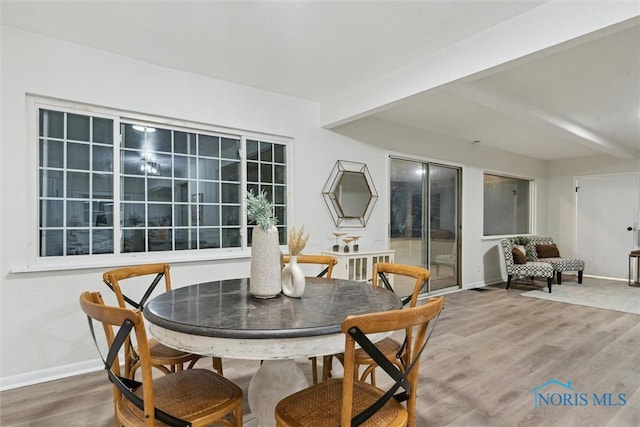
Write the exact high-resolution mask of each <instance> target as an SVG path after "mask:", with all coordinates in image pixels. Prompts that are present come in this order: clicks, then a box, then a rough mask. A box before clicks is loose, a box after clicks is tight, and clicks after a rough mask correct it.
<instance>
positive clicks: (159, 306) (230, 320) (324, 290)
mask: <svg viewBox="0 0 640 427" xmlns="http://www.w3.org/2000/svg"><path fill="white" fill-rule="evenodd" d="M401 307H402V303H401V301H400V298H398V296H396V294H394V293H393V292H391V291H388V290H386V289H384V288H380V287H376V288H374V287H373V286H371V285H370V284H368V283H365V282H354V281H348V280H340V279H324V278H316V277H307V278H306V287H305V291H304V294H303V295H302V297H301V298H289V297H287V296H284V295H279V296H278V297H276V298H272V299H258V298H254V297H253V296H252V295H251V294H250V293H249V279H232V280H223V281H215V282H207V283H201V284H197V285H191V286H186V287H183V288H177V289H174V290H172V291H170V292H167V293H164V294H161V295H159V296H157V297H155V298H153V299H152V300H151V301H149V303H148V304H147V305H146V307H145V309H144V317H145V318H146V319H147V320H148V321H149V322H151V323H152V324H155V325H157V326H159V327H162V328H165V329H169V330H172V331H177V332H183V333H186V334H191V335H203V336H210V337H219V338H295V337H310V336H318V335H327V334H335V333H340V324H341V323H342V321H343V320H344V319H345V318H346V317H347V316H348V315H356V314H364V313H371V312H376V311H387V310H393V309H399V308H401Z"/></svg>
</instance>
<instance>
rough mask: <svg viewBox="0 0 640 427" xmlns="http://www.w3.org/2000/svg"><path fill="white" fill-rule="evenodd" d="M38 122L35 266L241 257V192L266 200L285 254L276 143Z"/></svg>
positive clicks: (61, 116) (283, 189)
mask: <svg viewBox="0 0 640 427" xmlns="http://www.w3.org/2000/svg"><path fill="white" fill-rule="evenodd" d="M37 114H38V119H39V120H38V147H39V150H38V151H39V162H38V172H39V192H38V195H39V197H38V198H39V204H38V206H39V210H38V217H39V228H38V241H39V243H38V256H39V257H67V256H81V255H85V256H91V255H98V254H115V255H118V254H127V253H140V252H142V253H145V252H167V251H197V250H205V249H206V250H226V251H228V250H233V249H237V250H241V249H245V248H246V247H247V246H250V243H251V242H250V241H247V238H246V237H245V236H250V233H248V232H247V231H248V229H250V228H251V227H252V224H248V223H247V219H246V218H245V217H243V214H242V212H243V207H244V203H245V202H244V195H245V190H254V192H258V191H266V193H267V195H268V197H269V199H270V200H271V201H272V202H273V203H274V207H275V214H276V215H277V217H278V229H279V231H280V243H281V244H286V229H287V207H286V194H287V144H286V143H285V142H279V141H266V140H259V139H255V138H250V137H246V136H244V135H243V134H242V132H238V133H237V134H234V133H233V132H231V133H217V132H215V131H214V130H210V129H207V128H206V127H203V128H195V127H194V128H190V127H188V126H173V125H166V124H161V123H153V122H151V121H147V120H133V119H129V118H125V117H119V116H118V115H117V114H116V115H113V116H109V115H99V114H97V113H96V114H90V113H87V112H86V111H82V112H81V111H74V110H69V109H63V108H60V109H55V108H50V107H49V106H47V108H40V107H39V108H37ZM244 153H246V155H244Z"/></svg>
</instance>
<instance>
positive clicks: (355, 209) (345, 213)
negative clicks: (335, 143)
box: [322, 160, 378, 227]
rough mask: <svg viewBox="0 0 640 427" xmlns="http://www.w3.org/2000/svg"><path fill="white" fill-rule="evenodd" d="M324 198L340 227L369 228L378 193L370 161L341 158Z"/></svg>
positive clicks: (330, 178) (326, 186)
mask: <svg viewBox="0 0 640 427" xmlns="http://www.w3.org/2000/svg"><path fill="white" fill-rule="evenodd" d="M322 197H323V198H324V201H325V203H326V204H327V207H328V208H329V212H330V213H331V217H332V218H333V222H334V223H335V224H336V226H337V227H365V226H366V225H367V221H368V220H369V217H370V216H371V212H372V211H373V207H374V205H375V204H376V201H377V200H378V193H377V192H376V188H375V186H374V185H373V180H372V179H371V175H370V174H369V169H367V165H366V164H364V163H356V162H349V161H345V160H338V161H337V162H336V164H335V166H334V168H333V170H332V171H331V174H330V175H329V179H327V183H326V184H325V186H324V189H323V190H322Z"/></svg>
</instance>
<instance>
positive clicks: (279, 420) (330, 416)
mask: <svg viewBox="0 0 640 427" xmlns="http://www.w3.org/2000/svg"><path fill="white" fill-rule="evenodd" d="M443 306H444V299H443V297H437V298H430V299H429V300H428V301H427V302H426V304H423V305H417V306H415V307H412V308H406V309H402V310H392V311H385V312H379V313H370V314H363V315H359V316H350V317H347V319H345V320H344V321H343V322H342V332H343V333H344V334H345V352H344V376H343V378H341V379H331V380H327V381H323V382H321V383H319V384H316V385H313V386H311V387H309V388H306V389H304V390H301V391H298V392H296V393H294V394H292V395H290V396H288V397H285V398H284V399H282V400H281V401H280V402H279V403H278V404H277V405H276V410H275V416H276V425H277V426H279V427H293V426H296V427H299V426H314V427H325V426H326V427H329V426H331V427H335V426H337V425H340V426H359V425H361V424H365V425H368V426H393V427H395V426H410V427H415V426H416V393H417V389H418V379H419V369H420V361H421V359H422V354H423V352H424V349H425V347H426V344H427V342H428V340H429V337H430V335H431V332H433V328H434V327H435V321H434V322H433V325H432V327H431V328H429V323H430V321H431V320H433V319H435V318H437V316H438V315H439V313H440V312H441V311H442V308H443ZM397 330H404V331H405V334H406V337H407V339H406V351H405V361H406V363H407V365H406V367H405V369H403V370H401V369H399V368H398V367H397V366H396V365H394V364H393V363H391V362H390V361H389V360H388V359H387V358H386V357H385V356H384V355H383V354H382V353H380V351H379V350H378V347H377V346H376V345H374V344H373V343H372V342H371V341H370V340H369V339H368V338H367V336H366V334H373V333H381V332H392V331H397ZM356 344H358V345H359V346H360V347H361V348H362V349H364V351H366V352H368V354H370V356H371V357H372V358H374V359H375V360H376V361H377V363H379V365H380V367H381V368H382V369H384V370H385V372H387V374H389V376H390V377H391V378H392V379H393V380H394V382H393V384H392V385H391V387H390V388H389V389H387V390H383V389H380V388H378V387H376V386H374V385H372V384H368V383H366V382H364V381H359V380H357V379H356V369H357V365H356V351H357V350H356ZM401 388H402V389H403V391H401V392H400V393H398V391H399V390H400V389H401ZM401 402H405V405H406V407H405V406H404V405H403V404H402V403H401Z"/></svg>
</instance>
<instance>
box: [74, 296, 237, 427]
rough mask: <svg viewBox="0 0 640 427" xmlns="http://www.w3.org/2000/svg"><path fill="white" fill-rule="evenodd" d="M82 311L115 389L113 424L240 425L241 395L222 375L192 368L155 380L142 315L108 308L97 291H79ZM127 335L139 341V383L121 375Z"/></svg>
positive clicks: (132, 310) (131, 311) (137, 312)
mask: <svg viewBox="0 0 640 427" xmlns="http://www.w3.org/2000/svg"><path fill="white" fill-rule="evenodd" d="M80 307H81V308H82V310H83V311H84V312H85V314H86V315H87V317H88V320H89V328H90V331H91V335H92V337H93V340H94V342H95V345H96V348H97V349H98V352H99V353H100V356H101V357H102V359H103V362H104V365H105V369H106V371H107V375H108V377H109V380H110V381H111V383H112V386H113V387H112V389H113V401H114V410H115V424H116V425H121V426H146V427H150V426H156V425H171V426H205V425H211V424H214V423H217V424H223V425H225V426H229V427H240V426H242V390H241V389H240V388H239V387H238V386H237V385H235V384H234V383H233V382H231V381H229V380H228V379H226V378H224V377H223V376H222V375H220V374H217V373H216V372H214V371H211V370H208V369H198V368H196V369H187V370H183V371H177V372H171V373H169V374H167V375H161V376H159V377H157V378H155V379H154V378H153V374H152V367H151V358H150V353H149V342H148V339H147V333H146V330H145V325H144V319H143V318H142V312H141V311H140V310H138V309H129V308H122V307H117V306H109V305H106V304H105V303H104V301H103V299H102V295H100V292H83V293H82V295H80ZM94 320H95V321H98V322H101V323H102V326H103V330H104V334H105V337H106V341H107V346H108V354H107V356H106V358H105V357H104V356H103V355H102V352H101V351H100V347H99V345H98V343H97V340H96V336H95V331H94V327H93V322H94ZM114 327H116V328H117V329H116V330H115V331H114ZM131 335H134V336H135V338H136V341H137V342H138V355H139V357H140V371H141V377H142V381H141V382H138V381H136V380H133V379H130V378H128V377H126V376H121V373H120V372H121V371H120V356H119V351H120V349H121V348H122V346H123V344H124V342H125V340H127V338H129V337H130V336H131Z"/></svg>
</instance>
